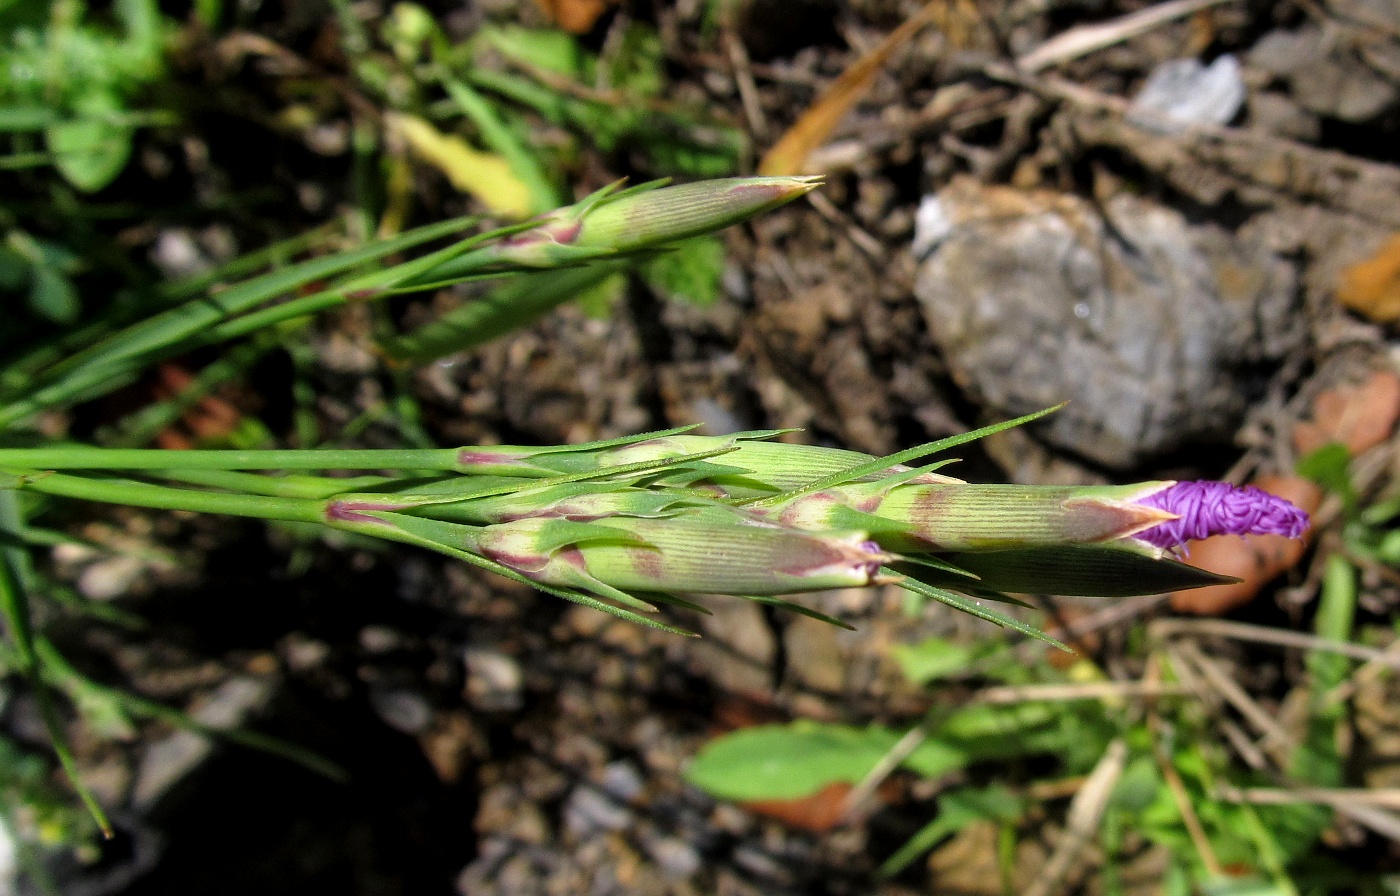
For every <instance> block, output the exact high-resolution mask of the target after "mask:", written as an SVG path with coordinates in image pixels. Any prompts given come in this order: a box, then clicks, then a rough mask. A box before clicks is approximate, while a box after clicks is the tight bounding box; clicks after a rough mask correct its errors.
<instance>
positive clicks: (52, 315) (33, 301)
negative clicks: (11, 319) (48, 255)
mask: <svg viewBox="0 0 1400 896" xmlns="http://www.w3.org/2000/svg"><path fill="white" fill-rule="evenodd" d="M29 277H30V280H29V307H30V308H32V309H33V310H34V312H35V313H36V314H39V315H41V316H43V317H45V318H48V319H49V320H51V321H54V322H55V323H61V324H69V323H72V322H73V321H75V320H77V319H78V313H79V312H80V311H81V310H82V304H81V303H80V302H79V301H78V291H77V290H76V289H74V288H73V282H72V281H71V280H69V279H68V278H67V277H65V276H63V275H62V274H61V273H59V272H58V271H56V270H54V269H53V268H51V267H48V266H46V265H36V266H35V267H33V268H31V269H30V274H29Z"/></svg>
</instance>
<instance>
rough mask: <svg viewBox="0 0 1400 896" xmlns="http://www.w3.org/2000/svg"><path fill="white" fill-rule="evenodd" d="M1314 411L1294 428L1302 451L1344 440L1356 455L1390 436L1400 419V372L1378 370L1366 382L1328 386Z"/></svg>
mask: <svg viewBox="0 0 1400 896" xmlns="http://www.w3.org/2000/svg"><path fill="white" fill-rule="evenodd" d="M1312 411H1313V416H1312V419H1311V420H1309V421H1305V422H1302V423H1299V424H1298V425H1297V426H1295V427H1294V428H1293V447H1294V448H1296V449H1297V450H1298V453H1299V454H1308V453H1310V452H1312V451H1316V450H1317V449H1318V448H1321V447H1322V446H1323V445H1326V444H1327V443H1328V442H1341V443H1342V444H1344V445H1346V446H1347V448H1348V449H1349V450H1350V451H1351V453H1352V455H1353V456H1355V455H1357V454H1360V453H1362V452H1363V451H1367V450H1369V449H1371V448H1374V447H1375V446H1376V445H1379V444H1380V443H1381V442H1384V441H1385V440H1386V439H1387V438H1389V437H1390V433H1391V431H1392V430H1393V429H1394V428H1395V423H1396V420H1397V419H1400V376H1397V375H1396V374H1395V373H1394V371H1390V370H1377V371H1376V372H1374V373H1372V374H1371V375H1370V376H1369V377H1367V378H1366V380H1365V381H1364V382H1362V383H1357V384H1353V385H1347V386H1341V387H1338V388H1336V389H1328V390H1327V391H1326V392H1323V393H1322V394H1321V395H1319V396H1318V397H1317V398H1316V399H1315V400H1314V401H1313V408H1312Z"/></svg>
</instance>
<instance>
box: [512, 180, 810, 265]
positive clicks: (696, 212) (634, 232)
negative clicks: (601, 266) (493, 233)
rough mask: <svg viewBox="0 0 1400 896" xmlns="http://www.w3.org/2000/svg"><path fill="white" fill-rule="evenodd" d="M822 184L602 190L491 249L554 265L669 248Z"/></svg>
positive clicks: (714, 183) (523, 261)
mask: <svg viewBox="0 0 1400 896" xmlns="http://www.w3.org/2000/svg"><path fill="white" fill-rule="evenodd" d="M820 185H821V179H820V178H817V177H730V178H720V179H717V180H705V181H699V182H696V183H692V184H682V185H680V186H674V187H655V186H652V185H643V186H641V187H636V188H633V189H630V190H624V191H622V192H620V193H613V192H609V191H601V192H599V193H595V194H593V195H592V196H589V197H588V198H586V199H584V200H582V201H580V202H578V203H575V204H574V205H570V206H566V207H564V208H561V209H558V210H556V211H552V212H550V213H548V214H546V215H544V216H542V217H541V218H540V219H539V222H538V223H537V224H536V225H535V226H534V227H531V228H529V229H527V230H523V231H521V232H520V233H517V234H514V235H512V236H509V237H506V238H505V239H503V240H501V241H499V242H498V243H496V244H494V245H492V246H490V247H487V250H486V251H489V252H490V253H491V254H492V255H493V256H494V257H495V258H496V259H498V260H499V261H501V262H507V263H514V264H519V265H522V266H526V267H551V266H554V265H555V264H559V263H567V262H569V261H582V260H591V259H594V258H600V257H602V256H604V255H608V254H616V253H625V252H636V251H640V250H645V249H653V248H662V247H665V246H669V245H672V244H674V243H677V242H680V241H681V240H686V239H689V238H691V237H693V236H700V235H701V234H705V233H713V232H714V231H716V230H722V229H724V228H725V227H729V226H730V225H733V224H738V223H740V222H743V221H747V220H749V219H750V218H753V217H756V216H758V215H761V214H763V213H764V212H767V211H771V210H773V209H775V208H777V207H778V206H780V205H784V204H786V203H788V202H791V201H792V200H794V199H796V198H798V197H799V196H803V195H805V194H807V193H809V192H811V191H812V190H814V189H816V188H817V187H818V186H820Z"/></svg>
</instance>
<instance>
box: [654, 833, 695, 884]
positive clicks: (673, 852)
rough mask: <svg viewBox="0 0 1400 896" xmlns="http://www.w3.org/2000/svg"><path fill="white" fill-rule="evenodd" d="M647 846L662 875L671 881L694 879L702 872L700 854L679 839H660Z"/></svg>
mask: <svg viewBox="0 0 1400 896" xmlns="http://www.w3.org/2000/svg"><path fill="white" fill-rule="evenodd" d="M645 846H646V851H647V854H648V855H650V856H651V858H652V861H654V862H656V865H657V867H658V868H660V869H661V873H662V874H663V875H665V876H666V877H667V878H670V879H671V880H685V879H686V878H689V877H694V876H695V874H696V873H697V872H698V871H699V870H700V864H701V862H700V853H699V852H697V851H696V850H695V848H694V847H693V846H691V845H690V844H689V843H687V842H685V841H684V840H682V839H680V838H679V837H658V838H656V839H654V840H648V841H647V842H646V844H645Z"/></svg>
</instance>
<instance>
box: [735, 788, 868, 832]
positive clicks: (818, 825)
mask: <svg viewBox="0 0 1400 896" xmlns="http://www.w3.org/2000/svg"><path fill="white" fill-rule="evenodd" d="M851 790H852V786H851V785H850V784H847V783H845V782H844V781H837V782H835V783H832V784H828V785H826V786H825V787H823V788H822V789H821V790H818V791H817V792H816V793H814V794H812V795H811V796H804V797H797V798H796V799H790V800H751V801H749V802H747V803H744V804H743V806H744V808H745V809H748V810H749V811H750V812H753V813H755V814H757V815H763V816H766V817H768V818H773V819H776V820H778V821H781V822H782V823H783V824H785V825H787V826H789V827H793V828H798V829H800V830H804V831H812V832H813V833H816V834H822V833H825V832H827V831H829V830H831V829H832V828H834V827H836V825H837V824H838V823H840V821H841V816H842V815H843V814H844V813H845V811H846V798H847V797H848V796H850V793H851Z"/></svg>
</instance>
